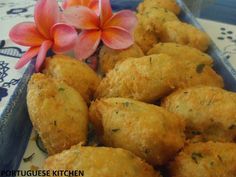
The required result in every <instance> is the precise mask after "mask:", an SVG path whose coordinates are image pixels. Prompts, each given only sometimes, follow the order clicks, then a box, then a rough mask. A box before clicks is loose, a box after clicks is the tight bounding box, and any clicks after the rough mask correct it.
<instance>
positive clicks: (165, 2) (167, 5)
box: [138, 0, 180, 15]
mask: <svg viewBox="0 0 236 177" xmlns="http://www.w3.org/2000/svg"><path fill="white" fill-rule="evenodd" d="M153 7H157V8H160V7H162V8H164V9H167V10H169V11H171V12H173V13H175V14H176V15H179V13H180V7H179V5H178V4H177V3H176V0H144V1H143V2H141V3H140V4H139V6H138V12H139V13H142V12H143V11H148V10H149V9H150V8H153Z"/></svg>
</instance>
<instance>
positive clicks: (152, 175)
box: [44, 146, 161, 177]
mask: <svg viewBox="0 0 236 177" xmlns="http://www.w3.org/2000/svg"><path fill="white" fill-rule="evenodd" d="M44 169H46V170H51V171H52V170H83V171H84V176H86V177H99V176H100V177H123V176H125V177H144V176H145V177H161V175H159V173H158V172H156V171H155V170H154V169H153V168H152V167H151V166H150V165H148V164H147V163H145V162H144V161H142V160H141V159H140V158H138V157H136V156H135V155H133V154H132V153H130V152H128V151H126V150H123V149H118V148H106V147H81V146H74V147H72V148H71V149H70V150H67V151H64V152H62V153H60V154H57V155H54V156H51V157H49V158H48V159H47V160H46V162H45V165H44ZM51 176H53V175H51Z"/></svg>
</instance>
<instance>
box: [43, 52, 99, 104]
mask: <svg viewBox="0 0 236 177" xmlns="http://www.w3.org/2000/svg"><path fill="white" fill-rule="evenodd" d="M43 73H45V74H47V75H49V76H52V77H53V78H56V79H59V80H62V81H64V82H66V83H67V84H68V85H69V86H71V87H73V88H74V89H75V90H77V91H78V92H79V93H80V94H81V96H82V97H83V98H84V100H85V101H86V102H87V103H89V102H90V100H91V99H92V97H93V94H94V92H95V90H96V89H97V86H98V85H99V82H100V78H99V77H98V75H97V74H96V73H95V72H94V71H93V70H92V69H91V68H90V67H89V66H88V65H87V64H85V63H83V62H81V61H79V60H75V59H74V58H71V57H69V56H65V55H54V56H53V57H52V58H48V59H47V60H46V61H45V66H44V70H43Z"/></svg>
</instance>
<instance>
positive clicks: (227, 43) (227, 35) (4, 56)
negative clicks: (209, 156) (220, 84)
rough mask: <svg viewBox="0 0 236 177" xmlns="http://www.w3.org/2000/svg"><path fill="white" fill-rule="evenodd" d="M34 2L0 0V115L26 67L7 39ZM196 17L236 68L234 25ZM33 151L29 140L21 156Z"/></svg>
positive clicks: (28, 17) (29, 15)
mask: <svg viewBox="0 0 236 177" xmlns="http://www.w3.org/2000/svg"><path fill="white" fill-rule="evenodd" d="M226 1H227V0H226ZM231 1H232V0H231ZM233 1H234V0H233ZM34 3H35V0H17V1H15V0H8V1H5V0H0V27H1V31H0V114H1V112H2V110H3V108H4V105H6V103H7V102H8V101H9V96H7V95H11V94H12V92H13V91H14V89H15V87H16V85H17V83H18V82H19V81H20V78H21V77H22V74H23V73H24V71H25V67H24V68H23V69H21V70H15V69H14V65H15V64H16V62H17V60H18V59H19V58H20V57H21V56H22V54H23V53H24V51H25V50H26V48H25V47H22V46H18V45H16V44H14V43H12V42H11V41H10V40H9V38H8V32H9V30H10V29H11V27H12V26H13V25H15V24H16V23H19V22H22V21H32V20H33V15H32V14H33V6H34ZM198 20H199V22H200V24H202V26H203V27H204V29H205V30H206V32H207V33H208V34H209V35H210V37H211V38H212V39H213V41H214V42H215V43H216V45H217V46H218V47H219V48H220V50H221V51H222V52H223V54H224V56H225V57H226V58H227V59H228V61H229V63H230V64H231V65H232V67H233V68H234V69H235V70H236V26H235V25H230V24H226V23H220V22H216V21H211V20H203V19H198ZM33 152H35V143H34V141H30V143H29V146H28V148H27V150H26V152H25V155H24V157H28V156H29V155H31V154H32V153H33ZM39 158H43V156H39ZM38 161H40V160H39V159H38V158H34V159H33V160H32V161H30V162H28V163H22V164H21V167H20V168H21V169H27V168H28V169H29V168H30V167H31V166H32V165H36V166H37V164H38Z"/></svg>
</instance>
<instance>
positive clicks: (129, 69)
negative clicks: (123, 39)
mask: <svg viewBox="0 0 236 177" xmlns="http://www.w3.org/2000/svg"><path fill="white" fill-rule="evenodd" d="M195 85H209V86H218V87H222V86H223V81H222V78H221V77H220V76H219V75H217V74H216V73H215V72H214V70H213V69H212V68H211V67H210V66H207V65H204V64H198V63H194V62H191V61H190V62H189V61H186V62H183V61H179V60H176V59H174V58H172V57H170V56H168V55H165V54H159V55H157V54H156V55H149V56H145V57H141V58H131V59H128V60H125V61H124V62H122V63H120V64H119V65H116V67H115V68H114V69H113V70H111V71H110V72H109V73H108V74H107V75H106V77H105V78H104V79H103V80H102V81H101V83H100V85H99V86H98V89H97V91H96V93H95V97H96V98H102V97H125V98H132V99H135V100H140V101H144V102H154V101H156V100H158V99H159V98H161V97H163V96H165V95H167V94H169V93H170V92H171V91H173V90H174V89H176V88H185V87H189V86H195Z"/></svg>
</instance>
